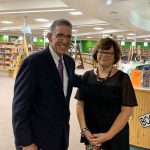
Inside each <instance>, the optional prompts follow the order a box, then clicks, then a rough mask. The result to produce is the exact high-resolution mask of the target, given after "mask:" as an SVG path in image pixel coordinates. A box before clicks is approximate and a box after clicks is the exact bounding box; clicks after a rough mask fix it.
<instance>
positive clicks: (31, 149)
mask: <svg viewBox="0 0 150 150" xmlns="http://www.w3.org/2000/svg"><path fill="white" fill-rule="evenodd" d="M22 150H38V147H37V146H36V145H35V144H32V145H29V146H25V147H23V149H22Z"/></svg>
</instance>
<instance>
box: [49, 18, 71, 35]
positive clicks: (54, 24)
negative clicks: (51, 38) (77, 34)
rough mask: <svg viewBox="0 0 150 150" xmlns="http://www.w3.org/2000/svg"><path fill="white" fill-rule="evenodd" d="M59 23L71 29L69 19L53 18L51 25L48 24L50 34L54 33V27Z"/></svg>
mask: <svg viewBox="0 0 150 150" xmlns="http://www.w3.org/2000/svg"><path fill="white" fill-rule="evenodd" d="M61 25H65V26H68V27H70V28H71V30H72V24H71V22H70V21H68V20H67V19H58V20H55V21H54V22H53V23H52V25H51V26H50V33H51V34H55V32H56V31H55V29H56V27H57V26H61Z"/></svg>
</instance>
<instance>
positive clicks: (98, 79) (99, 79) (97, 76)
mask: <svg viewBox="0 0 150 150" xmlns="http://www.w3.org/2000/svg"><path fill="white" fill-rule="evenodd" d="M112 68H113V67H112ZM112 68H111V69H110V71H109V72H108V75H107V76H106V77H105V78H100V77H99V70H98V68H97V70H96V78H97V81H99V82H103V81H105V80H107V79H108V78H109V76H110V74H111V71H112Z"/></svg>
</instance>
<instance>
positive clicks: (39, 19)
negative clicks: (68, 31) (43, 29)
mask: <svg viewBox="0 0 150 150" xmlns="http://www.w3.org/2000/svg"><path fill="white" fill-rule="evenodd" d="M34 20H36V21H39V22H49V20H48V19H44V18H37V19H34Z"/></svg>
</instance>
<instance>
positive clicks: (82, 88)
mask: <svg viewBox="0 0 150 150" xmlns="http://www.w3.org/2000/svg"><path fill="white" fill-rule="evenodd" d="M88 76H89V72H88V71H86V72H85V73H84V74H83V76H82V78H81V86H80V88H78V89H77V92H76V94H75V99H77V100H79V101H84V99H85V84H86V83H87V81H88Z"/></svg>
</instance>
